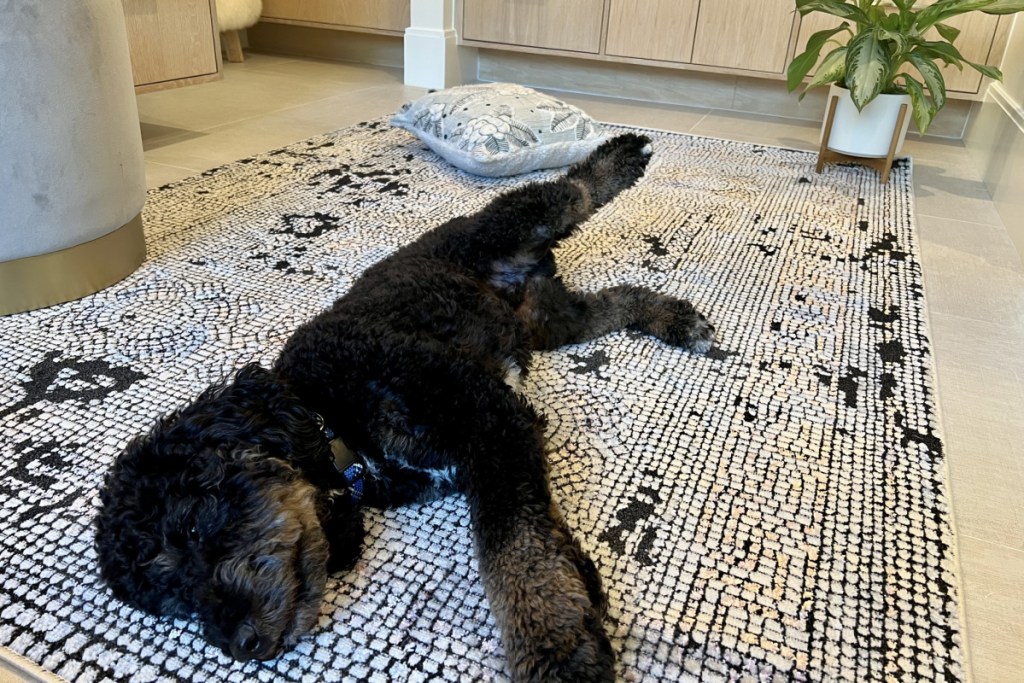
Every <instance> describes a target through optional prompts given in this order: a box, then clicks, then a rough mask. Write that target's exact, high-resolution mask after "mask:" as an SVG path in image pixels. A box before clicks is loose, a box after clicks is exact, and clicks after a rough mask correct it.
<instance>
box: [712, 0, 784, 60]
mask: <svg viewBox="0 0 1024 683" xmlns="http://www.w3.org/2000/svg"><path fill="white" fill-rule="evenodd" d="M793 7H794V5H793V2H792V0H702V1H701V3H700V16H699V17H698V19H697V37H696V39H695V40H694V44H693V63H694V64H705V65H708V66H722V67H729V68H732V69H749V70H751V71H766V72H771V73H782V72H783V71H785V69H786V51H787V49H788V47H789V40H790V36H791V35H792V32H793V22H794V14H795V13H794V11H793Z"/></svg>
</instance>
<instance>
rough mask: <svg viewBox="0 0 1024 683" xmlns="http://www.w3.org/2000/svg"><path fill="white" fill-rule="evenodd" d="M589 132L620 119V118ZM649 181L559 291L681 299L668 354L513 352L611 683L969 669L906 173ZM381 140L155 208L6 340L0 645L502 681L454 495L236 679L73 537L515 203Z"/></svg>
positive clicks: (86, 542) (701, 145) (789, 168)
mask: <svg viewBox="0 0 1024 683" xmlns="http://www.w3.org/2000/svg"><path fill="white" fill-rule="evenodd" d="M613 129H614V128H613ZM651 135H652V137H653V138H654V141H655V156H654V159H653V161H652V163H651V166H650V169H649V171H648V173H647V175H646V176H645V177H644V178H643V180H642V181H641V182H640V183H639V184H638V185H637V186H636V187H634V188H633V189H631V190H629V191H627V192H626V193H624V194H623V195H622V196H621V197H620V198H619V199H618V201H616V202H614V203H613V204H611V205H610V206H608V207H606V208H605V209H604V210H602V211H601V212H600V213H599V214H598V215H597V216H596V217H595V218H594V219H593V220H592V221H591V222H590V223H589V224H587V225H586V226H585V227H584V228H583V229H582V230H581V231H580V233H579V234H578V235H577V236H575V237H573V238H571V239H570V240H569V241H568V242H567V243H566V244H565V245H564V247H563V248H561V249H560V251H559V253H558V258H559V261H560V264H561V269H562V271H563V272H564V274H565V277H566V279H567V281H569V283H570V284H571V285H574V286H577V287H580V288H584V289H596V288H599V287H603V286H609V285H613V284H616V283H623V282H633V283H642V284H646V285H649V286H651V287H653V288H655V289H657V290H659V291H662V292H666V293H671V294H676V295H680V296H685V297H687V298H689V299H691V300H692V301H694V302H695V303H696V304H697V305H698V306H699V307H700V308H701V309H702V310H703V311H704V312H705V313H707V315H708V317H709V318H710V319H711V320H712V321H713V322H714V323H715V325H716V326H717V327H718V330H719V337H720V346H719V347H718V348H716V349H714V350H713V351H712V352H711V353H710V354H709V355H708V356H706V357H695V356H692V355H689V354H687V353H685V352H682V351H680V350H678V349H674V348H669V347H667V346H664V345H662V344H660V343H658V342H657V341H656V340H653V339H651V338H648V337H644V336H641V335H638V334H631V333H617V334H614V335H611V336H609V337H607V338H604V339H600V340H598V341H595V342H592V343H587V344H581V345H578V346H575V347H569V348H565V349H562V350H560V351H558V352H554V353H548V354H539V355H538V357H537V361H536V367H535V369H534V370H533V372H532V373H531V375H530V377H529V378H528V381H527V383H526V386H525V391H526V392H527V393H528V395H529V396H530V398H531V399H532V400H533V402H534V403H535V404H536V405H537V406H538V407H539V408H540V409H541V410H542V411H543V412H544V413H545V414H546V415H547V416H548V417H549V420H550V425H549V428H548V429H549V433H548V436H549V439H550V449H551V460H552V480H553V489H554V492H555V496H556V498H557V499H558V501H559V502H560V504H561V507H562V509H563V510H564V511H565V512H566V516H567V518H568V520H569V522H570V524H571V525H572V526H573V527H574V528H575V529H577V530H578V532H579V535H580V537H581V538H582V539H583V545H584V546H585V547H586V548H587V549H588V550H589V552H590V553H591V555H592V556H593V557H594V559H595V561H596V563H597V565H598V567H599V569H600V572H601V574H602V575H603V577H604V580H605V582H606V586H607V588H608V591H609V594H610V600H611V607H610V615H609V619H608V622H607V627H608V629H609V632H610V633H611V635H612V639H613V644H614V647H615V649H616V650H617V652H618V653H619V660H618V662H619V663H618V666H619V672H620V676H621V678H622V679H623V680H626V681H640V680H643V681H659V680H661V681H673V682H675V681H680V680H704V681H725V680H744V681H769V680H816V681H832V680H850V681H865V680H882V679H888V680H908V679H918V680H934V681H959V680H963V679H964V671H963V665H962V652H961V634H960V631H959V625H958V617H957V614H958V607H957V595H956V588H955V585H956V578H955V575H954V561H953V556H952V553H953V550H952V537H951V530H950V524H949V506H948V499H947V496H946V493H945V489H944V468H945V465H944V460H943V452H942V443H941V441H940V439H939V436H938V433H937V418H936V412H935V407H934V395H933V388H932V383H931V379H930V376H931V360H932V359H931V352H930V349H929V342H928V338H927V332H926V327H925V322H924V300H923V290H922V284H921V268H920V265H919V261H918V256H917V246H916V242H915V240H916V237H915V234H914V228H913V218H912V217H913V199H912V192H911V170H910V165H909V162H907V161H902V162H900V164H899V166H898V168H897V169H896V170H895V172H894V175H893V179H892V181H891V183H890V185H889V186H885V187H883V186H881V185H879V184H878V181H877V178H876V176H875V174H874V173H873V172H870V171H866V170H864V169H861V168H859V167H832V168H830V169H829V170H828V171H827V172H826V173H824V174H822V175H816V174H815V173H814V169H813V167H814V156H813V155H812V154H808V153H806V152H798V151H790V150H784V149H775V148H768V147H762V146H757V145H749V144H739V143H730V142H723V141H718V140H710V139H703V138H695V137H688V136H684V135H678V134H668V133H659V132H652V133H651ZM554 174H555V172H545V173H538V174H533V175H531V176H529V177H526V178H524V177H520V178H515V179H501V180H485V179H481V178H476V177H472V176H469V175H465V174H463V173H460V172H458V171H456V170H454V169H453V168H451V167H449V166H447V165H446V164H444V163H443V162H442V161H440V159H439V158H438V157H437V156H435V155H434V154H433V153H431V152H429V151H428V150H426V148H425V147H424V146H423V145H422V144H420V143H419V142H418V141H416V140H415V139H413V138H412V137H410V136H409V135H408V134H406V133H404V132H402V131H399V130H395V129H392V128H390V127H389V126H388V125H387V124H386V123H383V122H381V121H375V122H370V123H367V124H363V125H360V126H356V127H354V128H351V129H348V130H342V131H338V132H336V133H332V134H329V135H325V136H321V137H318V138H315V139H311V140H307V141H305V142H301V143H298V144H295V145H292V146H290V147H288V148H286V149H282V150H278V151H275V152H271V153H268V154H265V155H262V156H259V157H256V158H250V159H243V160H241V161H239V162H237V163H234V164H231V165H228V166H225V167H223V168H219V169H216V170H213V171H209V172H207V173H204V174H203V175H201V176H197V177H194V178H190V179H187V180H184V181H181V182H179V183H176V184H173V185H170V186H167V187H163V188H160V189H158V190H155V191H153V192H151V193H150V195H149V201H148V204H147V207H146V211H145V222H146V228H147V231H148V240H149V258H148V260H147V261H146V263H145V264H144V265H143V266H142V268H141V269H139V270H138V271H137V272H136V273H135V274H133V275H132V276H131V277H129V278H128V279H127V280H125V281H123V282H121V283H119V284H118V285H116V286H114V287H112V288H110V289H108V290H106V291H104V292H101V293H99V294H96V295H94V296H91V297H88V298H86V299H84V300H81V301H77V302H73V303H69V304H65V305H62V306H57V307H54V308H51V309H47V310H43V311H37V312H33V313H27V314H22V315H16V316H12V317H7V318H3V319H0V530H2V531H0V539H2V540H0V583H2V591H0V643H2V644H4V645H6V646H7V647H9V648H10V649H11V650H14V651H15V652H17V653H19V654H22V655H24V656H25V657H27V658H29V659H30V660H32V661H34V662H37V663H39V664H40V665H41V666H43V667H45V668H46V669H48V670H50V671H53V672H55V673H57V674H58V675H60V676H63V677H65V678H67V679H70V680H79V681H100V680H115V681H128V680H131V681H157V680H194V681H221V680H232V681H251V680H252V681H270V680H296V681H297V680H304V681H332V680H343V681H423V680H445V681H487V680H495V681H500V680H506V679H507V675H506V673H505V669H504V664H503V654H502V647H501V645H500V642H499V640H498V635H497V632H496V629H495V625H494V622H493V620H492V618H491V615H490V612H489V610H488V607H487V602H486V600H485V598H484V595H483V591H482V589H481V587H480V585H479V582H478V577H477V571H476V567H475V563H474V562H473V561H471V560H470V559H469V558H470V556H471V555H472V546H471V541H470V534H469V530H468V528H467V527H468V524H469V516H468V512H467V508H466V505H465V503H464V501H463V500H462V499H460V498H458V497H453V498H449V499H446V500H443V501H440V502H437V503H434V504H430V505H424V506H419V507H412V508H408V509H402V510H397V511H389V512H383V513H381V512H371V513H370V514H369V515H368V525H369V529H370V533H369V538H368V549H367V551H366V552H365V555H364V557H363V559H362V560H361V561H360V562H359V564H358V566H357V567H356V568H355V569H354V570H353V571H351V572H350V573H347V574H344V575H338V576H335V577H333V578H332V579H331V581H330V585H329V590H328V596H327V600H326V601H325V603H324V605H323V609H322V612H321V617H320V621H319V624H318V626H317V627H316V628H315V631H314V633H313V634H312V635H311V636H309V637H307V638H306V639H304V640H303V641H302V643H301V645H300V646H299V648H298V649H297V650H296V651H293V652H291V653H289V654H287V655H285V656H282V657H280V658H279V659H277V660H275V661H272V662H268V663H249V664H246V665H241V664H236V663H234V662H233V661H232V660H230V659H228V658H226V657H225V656H224V655H222V654H221V653H220V651H219V650H216V649H215V648H213V647H210V646H207V645H206V644H205V642H204V641H203V640H202V639H201V638H200V637H199V632H198V629H197V628H196V626H195V625H194V624H192V623H189V622H187V621H174V620H161V619H155V618H152V617H149V616H146V615H144V614H142V613H140V612H137V611H134V610H132V609H129V608H127V607H125V606H123V605H121V604H120V603H118V602H117V601H115V600H114V599H113V598H112V597H111V596H110V594H109V593H108V591H107V590H106V589H105V588H104V587H103V586H102V585H101V583H100V582H99V580H98V577H97V573H96V567H95V555H94V551H93V548H92V538H93V532H92V529H91V519H92V516H93V514H94V511H95V507H96V504H97V497H96V492H97V488H98V486H99V482H100V480H101V477H102V475H103V473H104V471H105V470H106V468H107V466H108V464H109V463H110V461H111V459H112V457H113V456H114V454H115V453H117V452H118V450H119V449H120V448H121V447H122V446H123V445H124V444H125V442H126V441H127V440H128V439H129V438H130V437H131V436H133V435H134V434H136V433H138V432H140V431H142V430H144V429H145V428H146V427H147V426H148V425H150V423H151V422H152V421H153V419H154V418H155V417H156V416H157V415H159V414H162V413H164V412H166V411H168V410H170V409H171V408H173V407H175V406H177V405H179V404H182V403H184V402H186V401H187V400H188V399H189V398H191V397H193V396H194V395H195V394H196V393H197V392H198V391H199V390H201V389H202V388H204V387H205V386H206V385H207V384H209V383H210V382H211V381H214V380H216V379H218V378H220V377H222V376H223V375H225V374H227V373H229V372H230V371H231V370H232V369H233V368H235V367H237V366H239V365H241V364H243V363H245V362H247V361H251V360H254V359H255V360H262V361H264V362H266V363H269V362H270V361H271V360H272V358H273V357H274V356H275V354H276V352H277V350H278V349H279V348H280V346H281V344H282V343H283V341H284V339H285V337H286V336H287V335H288V333H289V331H290V330H291V329H293V328H294V327H295V326H296V325H297V324H298V323H299V322H300V321H302V320H304V319H305V318H307V317H308V316H310V315H312V314H313V313H314V312H315V311H317V310H318V309H320V308H321V307H323V306H325V305H327V304H328V303H329V302H331V301H332V300H333V299H334V298H335V297H337V296H338V295H340V294H342V293H344V292H345V291H346V289H347V288H348V287H349V286H350V285H351V283H352V282H353V280H354V278H355V277H356V276H358V275H359V273H360V272H361V271H362V270H364V269H365V268H366V267H368V266H369V265H370V264H372V263H374V262H376V261H378V260H379V259H381V258H382V257H384V256H386V255H387V254H389V253H391V252H392V251H394V250H395V249H396V248H397V247H398V246H399V245H401V244H404V243H406V242H409V241H410V240H412V239H414V238H415V237H417V236H418V235H420V234H421V233H423V232H424V231H425V230H427V229H429V228H430V227H432V226H434V225H436V224H438V223H440V222H441V221H443V220H445V219H446V218H449V217H451V216H453V215H455V214H457V213H466V212H471V211H474V210H475V209H477V208H479V207H480V206H482V205H483V204H484V203H486V202H487V201H488V200H489V199H490V198H491V197H493V196H494V195H495V194H497V193H498V192H500V191H501V190H503V189H505V188H508V187H511V186H513V185H516V184H518V183H522V182H525V181H526V180H528V179H534V180H536V179H542V178H547V177H553V175H554Z"/></svg>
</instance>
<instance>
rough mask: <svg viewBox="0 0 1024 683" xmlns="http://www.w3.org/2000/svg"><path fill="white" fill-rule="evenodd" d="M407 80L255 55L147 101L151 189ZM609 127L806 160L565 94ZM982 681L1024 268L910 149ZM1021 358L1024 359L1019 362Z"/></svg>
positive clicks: (1000, 562)
mask: <svg viewBox="0 0 1024 683" xmlns="http://www.w3.org/2000/svg"><path fill="white" fill-rule="evenodd" d="M423 92H424V91H423V90H422V89H419V88H411V87H406V86H404V85H403V84H402V74H401V71H400V70H396V69H388V68H380V67H370V66H363V65H353V64H338V63H328V62H319V61H310V60H301V59H294V58H288V57H278V56H271V55H259V54H250V55H249V58H248V59H247V61H246V62H244V63H243V64H226V65H225V78H224V80H223V81H221V82H217V83H210V84H205V85H199V86H192V87H188V88H183V89H180V90H170V91H164V92H158V93H151V94H147V95H142V96H140V97H139V99H138V101H139V114H140V117H141V120H142V132H143V139H144V142H145V149H146V175H147V180H148V183H149V186H150V187H157V186H159V185H162V184H164V183H167V182H171V181H173V180H177V179H179V178H183V177H185V176H189V175H193V174H195V173H197V172H199V171H203V170H205V169H208V168H211V167H213V166H217V165H220V164H223V163H226V162H230V161H234V160H235V159H238V158H241V157H243V156H247V155H250V154H253V153H257V152H261V151H265V150H268V149H272V148H275V147H279V146H282V145H285V144H288V143H291V142H295V141H298V140H301V139H304V138H306V137H310V136H312V135H316V134H319V133H323V132H327V131H330V130H334V129H336V128H341V127H344V126H348V125H351V124H354V123H357V122H360V121H364V120H367V119H370V118H375V117H378V116H382V115H385V114H388V113H390V112H392V111H394V110H395V109H396V108H397V107H398V106H399V105H401V104H402V103H404V102H406V101H408V100H409V99H412V98H414V97H416V96H418V95H420V94H422V93H423ZM561 96H562V97H564V98H565V99H567V100H568V101H570V102H572V103H574V104H576V105H578V106H581V107H583V108H585V109H586V110H587V111H588V113H590V114H591V115H593V116H595V117H596V118H598V119H600V120H604V121H614V122H619V123H627V124H635V125H643V126H648V127H653V128H662V129H667V130H675V131H679V132H685V133H693V134H698V135H707V136H712V137H720V138H728V139H734V140H743V141H750V142H759V143H766V144H773V145H780V146H785V147H795V148H803V149H816V148H817V135H818V127H817V126H816V125H812V124H808V123H806V122H801V121H796V120H792V119H784V118H769V117H763V116H749V115H743V114H738V113H735V112H729V111H724V110H712V109H699V108H694V107H673V106H669V105H662V104H650V103H643V102H636V101H629V100H617V99H609V98H601V97H589V96H582V95H565V94H562V95H561ZM905 152H909V153H910V154H911V155H912V156H913V158H914V185H915V191H916V201H917V204H916V205H917V212H918V227H919V229H920V235H921V251H922V260H923V266H924V274H925V285H926V288H927V297H928V303H929V314H930V322H931V329H932V339H933V342H934V349H935V355H936V360H937V375H938V386H939V403H940V408H941V412H942V421H943V428H944V433H945V441H946V445H947V452H948V455H949V470H950V477H951V481H952V487H951V488H952V495H953V507H954V512H955V521H956V525H957V527H958V533H959V551H960V563H961V576H962V580H963V591H964V600H963V603H964V610H965V614H966V624H967V626H966V628H967V636H968V654H969V659H970V666H971V670H972V672H973V678H974V680H975V681H978V683H990V682H991V683H1009V682H1011V681H1024V646H1022V645H1024V495H1022V494H1024V411H1021V407H1022V406H1024V355H1022V354H1021V352H1020V349H1022V348H1024V268H1022V265H1021V259H1020V257H1019V256H1018V254H1017V252H1016V251H1015V250H1014V247H1013V244H1012V243H1011V241H1010V239H1009V237H1008V236H1007V234H1006V231H1005V229H1004V227H1003V225H1002V223H1001V221H1000V218H999V215H998V214H997V213H996V211H995V208H994V207H993V204H992V202H991V201H990V199H989V196H988V193H987V191H986V190H985V188H984V186H983V185H982V183H981V181H980V176H979V174H978V172H977V170H976V169H975V168H974V166H973V164H972V162H971V160H970V157H969V156H968V153H967V151H966V150H965V149H964V147H963V145H962V144H961V143H959V142H952V141H949V142H931V141H929V142H924V141H921V140H910V141H908V143H907V147H906V149H905ZM1014 349H1017V350H1016V351H1014Z"/></svg>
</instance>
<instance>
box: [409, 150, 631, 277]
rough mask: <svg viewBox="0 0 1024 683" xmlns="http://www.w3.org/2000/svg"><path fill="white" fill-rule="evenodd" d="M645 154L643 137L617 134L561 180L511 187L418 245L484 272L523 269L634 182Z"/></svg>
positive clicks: (504, 274) (505, 273) (505, 274)
mask: <svg viewBox="0 0 1024 683" xmlns="http://www.w3.org/2000/svg"><path fill="white" fill-rule="evenodd" d="M650 157H651V141H650V139H649V138H647V137H645V136H642V135H636V134H633V133H627V134H625V135H620V136H617V137H615V138H612V139H611V140H608V141H607V142H605V143H603V144H602V145H601V146H600V147H598V148H597V149H596V150H594V152H593V153H591V155H590V156H589V157H587V158H586V159H584V160H583V161H581V162H580V163H578V164H576V165H575V166H573V167H572V168H571V169H569V171H568V173H566V174H565V175H564V176H562V177H561V178H558V179H557V180H553V181H550V182H546V183H531V184H528V185H524V186H523V187H520V188H517V189H515V190H511V191H509V192H506V193H505V194H502V195H500V196H499V197H497V198H495V199H494V200H493V201H492V202H491V203H490V204H488V205H487V206H486V207H484V208H483V209H482V210H481V211H479V212H477V213H475V214H473V215H471V216H467V217H463V218H456V219H455V220H452V221H450V222H448V223H446V224H444V225H442V226H441V227H439V228H437V229H436V230H434V231H433V233H431V234H430V235H428V236H427V238H426V239H424V240H423V243H422V245H421V247H420V248H425V249H429V250H430V251H431V252H433V253H434V254H436V255H439V256H443V257H445V258H448V259H450V260H455V261H457V262H459V263H461V264H463V265H466V266H469V267H472V268H474V269H475V270H477V271H478V272H481V273H484V274H487V273H490V272H492V271H493V272H494V273H497V274H500V276H501V277H508V276H509V274H510V272H511V271H520V270H521V271H522V272H523V273H526V272H529V271H531V270H532V269H533V268H534V267H535V266H536V264H538V263H541V262H543V261H545V260H546V257H547V256H548V254H549V252H550V251H551V249H552V247H554V246H555V245H556V244H557V243H558V241H559V240H561V239H563V238H565V237H567V236H569V235H570V234H572V232H573V230H575V228H576V226H578V225H580V224H581V223H583V222H584V221H585V220H587V219H588V218H590V217H591V216H592V215H593V214H594V213H595V212H596V211H597V210H598V209H599V208H601V207H602V206H604V205H605V204H607V203H608V202H610V201H611V200H612V199H614V198H615V197H616V196H617V195H618V194H619V193H620V192H622V191H623V190H625V189H626V188H628V187H631V186H632V185H633V184H634V183H636V181H637V180H638V179H639V178H640V177H641V176H642V175H643V174H644V170H645V169H646V168H647V162H648V161H649V160H650Z"/></svg>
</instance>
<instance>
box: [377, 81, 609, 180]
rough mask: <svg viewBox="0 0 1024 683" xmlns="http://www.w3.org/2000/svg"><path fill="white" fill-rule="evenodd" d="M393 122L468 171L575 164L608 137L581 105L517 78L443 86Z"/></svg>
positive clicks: (498, 172)
mask: <svg viewBox="0 0 1024 683" xmlns="http://www.w3.org/2000/svg"><path fill="white" fill-rule="evenodd" d="M391 123H392V124H393V125H395V126H398V127H399V128H404V129H405V130H407V131H409V132H410V133H412V134H413V135H415V136H417V137H418V138H419V139H420V140H422V141H423V142H425V143H426V144H427V145H428V146H429V147H430V149H432V150H434V151H435V152H436V153H438V154H440V155H441V156H442V157H444V158H445V160H447V161H448V162H449V163H451V164H453V165H454V166H456V167H458V168H460V169H462V170H463V171H466V172H468V173H473V174H475V175H482V176H492V177H493V176H510V175H517V174H519V173H527V172H529V171H536V170H538V169H542V168H557V167H559V166H567V165H569V164H574V163H576V162H577V161H579V160H581V159H583V158H584V157H586V156H587V155H588V154H590V152H592V151H593V150H594V149H595V148H596V147H597V146H598V145H600V144H601V143H602V142H604V140H605V139H606V135H605V133H604V132H602V130H601V127H600V125H599V124H597V123H595V122H594V120H593V119H592V118H590V117H589V116H587V115H586V114H585V113H584V112H583V111H581V110H580V109H578V108H576V107H574V106H572V105H570V104H566V103H565V102H561V101H559V100H556V99H555V98H553V97H549V96H548V95H544V94H543V93H539V92H537V91H536V90H532V89H531V88H526V87H524V86H521V85H515V84H511V83H486V84H481V85H462V86H458V87H454V88H448V89H446V90H438V91H436V92H432V93H429V94H427V95H424V96H423V97H421V98H419V99H418V100H415V101H414V102H411V103H409V104H406V105H405V106H403V107H402V109H401V110H400V111H399V112H398V113H397V114H395V115H394V116H393V117H392V118H391Z"/></svg>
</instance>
